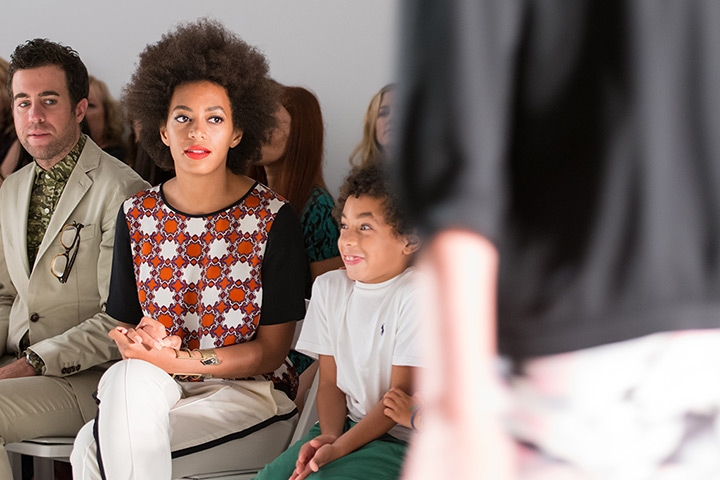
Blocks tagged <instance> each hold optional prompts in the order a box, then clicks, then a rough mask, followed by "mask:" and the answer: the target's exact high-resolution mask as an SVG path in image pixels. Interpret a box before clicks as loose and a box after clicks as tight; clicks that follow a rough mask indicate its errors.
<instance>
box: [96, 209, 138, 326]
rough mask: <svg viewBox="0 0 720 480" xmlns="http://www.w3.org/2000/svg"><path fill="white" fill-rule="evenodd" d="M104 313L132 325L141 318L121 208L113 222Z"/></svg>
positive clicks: (126, 229)
mask: <svg viewBox="0 0 720 480" xmlns="http://www.w3.org/2000/svg"><path fill="white" fill-rule="evenodd" d="M105 313H107V314H108V315H110V316H111V317H112V318H114V319H115V320H118V321H120V322H125V323H129V324H132V325H137V324H138V323H140V319H141V318H142V317H143V312H142V307H141V306H140V300H139V299H138V291H137V282H136V281H135V272H134V270H133V258H132V252H131V250H130V231H129V230H128V226H127V220H125V212H124V211H123V207H122V206H120V211H119V212H118V216H117V220H116V222H115V245H114V246H113V259H112V272H111V274H110V292H109V293H108V299H107V304H106V305H105Z"/></svg>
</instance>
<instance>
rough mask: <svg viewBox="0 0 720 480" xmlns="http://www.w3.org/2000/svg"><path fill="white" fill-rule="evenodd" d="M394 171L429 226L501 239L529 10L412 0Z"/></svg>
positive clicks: (456, 0)
mask: <svg viewBox="0 0 720 480" xmlns="http://www.w3.org/2000/svg"><path fill="white" fill-rule="evenodd" d="M403 12H404V22H405V23H404V29H403V30H404V31H403V39H402V42H401V44H402V46H403V54H404V55H403V56H402V57H403V63H402V65H401V77H402V78H401V84H400V88H399V89H398V117H399V118H398V123H399V141H398V147H399V150H398V152H397V158H394V159H393V162H392V166H393V172H392V173H393V174H394V176H395V179H396V180H397V182H398V186H399V188H400V190H401V192H402V197H403V200H404V201H405V202H406V206H407V208H408V210H409V211H410V212H411V213H412V214H413V216H414V217H415V220H416V221H418V223H419V224H420V225H421V226H422V227H423V228H424V230H425V231H426V233H434V232H436V231H438V230H442V229H448V228H462V229H470V230H472V231H476V232H478V233H480V234H482V235H484V236H485V237H487V238H489V239H490V240H493V241H495V240H496V239H497V236H498V233H499V224H500V221H501V213H502V211H503V209H504V208H505V206H504V201H505V191H504V190H505V188H506V180H505V178H504V176H505V171H504V168H505V167H504V160H505V158H506V156H507V155H508V151H507V149H508V140H509V139H508V123H509V121H510V119H509V118H508V112H510V111H511V106H512V105H511V98H512V92H513V85H514V83H513V82H514V80H513V78H514V75H515V71H514V63H513V61H512V60H513V59H514V57H515V51H516V49H517V37H516V34H517V31H518V28H519V26H520V21H519V20H520V18H521V12H520V9H519V7H518V2H516V1H514V0H488V1H485V0H483V1H481V2H467V1H465V0H447V1H443V2H438V1H434V0H425V1H423V0H411V1H406V2H404V10H403Z"/></svg>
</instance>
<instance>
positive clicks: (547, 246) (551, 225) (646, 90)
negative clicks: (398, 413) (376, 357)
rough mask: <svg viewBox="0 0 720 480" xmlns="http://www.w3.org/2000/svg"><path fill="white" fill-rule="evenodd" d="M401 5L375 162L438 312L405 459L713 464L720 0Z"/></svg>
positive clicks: (522, 472)
mask: <svg viewBox="0 0 720 480" xmlns="http://www.w3.org/2000/svg"><path fill="white" fill-rule="evenodd" d="M404 18H405V21H406V27H407V28H406V31H405V33H404V38H403V42H404V43H403V48H404V52H405V58H404V66H403V72H402V73H403V76H402V78H403V81H404V82H405V83H404V85H403V87H402V88H400V91H401V93H400V94H399V96H400V98H399V105H400V110H399V119H398V121H399V123H400V125H401V132H400V135H399V140H398V144H399V146H400V152H399V161H398V163H397V169H396V173H397V174H398V179H399V181H400V184H401V185H402V188H403V191H404V195H405V198H406V200H407V203H408V205H409V207H410V208H412V209H413V211H414V212H415V214H416V215H417V216H418V217H419V218H421V219H422V220H423V222H424V225H425V229H426V233H428V234H429V235H431V238H430V242H429V243H430V245H429V254H428V255H427V257H426V258H425V262H426V264H425V265H426V268H429V269H431V270H433V271H434V273H435V279H436V280H435V281H436V283H437V286H438V290H437V291H438V295H437V298H436V299H435V302H434V307H433V308H434V314H433V315H432V316H431V318H430V319H429V321H430V322H432V323H431V324H430V325H428V327H427V328H425V329H424V331H432V332H440V337H439V339H438V340H437V341H436V342H435V343H428V345H429V350H428V352H429V354H431V355H432V356H431V357H429V358H433V359H437V361H434V362H433V363H432V364H431V368H430V371H429V373H428V375H427V376H425V377H424V379H423V386H422V388H423V390H424V391H423V395H424V398H425V399H426V401H427V406H426V415H425V416H424V421H423V433H422V434H420V439H419V443H418V444H417V445H416V447H417V448H416V449H415V451H414V452H412V453H411V457H412V458H411V460H410V461H409V464H408V465H407V471H406V478H411V479H413V480H415V479H424V478H438V477H442V478H490V479H498V478H521V479H541V478H542V479H552V480H559V479H613V480H622V479H633V480H640V479H669V478H682V479H708V478H720V456H719V455H718V454H717V452H718V451H720V428H718V427H719V426H720V422H719V421H718V420H719V418H718V414H719V413H720V384H718V382H716V381H714V379H715V377H716V371H717V365H718V364H720V332H719V331H718V330H717V327H718V326H719V325H720V215H719V213H720V198H719V197H718V196H719V195H720V188H719V187H720V162H719V161H718V158H719V154H720V140H719V139H718V138H719V137H718V135H717V132H718V131H720V43H719V42H718V38H717V29H716V25H717V24H718V22H719V21H720V5H719V4H715V3H709V2H700V1H686V2H677V3H672V4H659V3H656V2H646V1H622V2H620V1H610V2H594V1H572V2H566V1H553V0H545V1H507V0H499V1H491V0H487V1H483V2H463V1H459V0H456V1H450V2H436V1H435V2H434V1H419V2H407V3H406V5H405V11H404ZM440 325H442V328H440ZM498 350H499V353H500V354H501V355H503V356H504V357H506V358H507V359H508V360H509V365H510V367H511V368H510V369H509V371H508V373H507V375H506V380H507V385H508V387H509V394H510V397H509V398H510V399H511V400H512V402H511V403H509V404H508V403H506V402H504V401H503V395H502V387H501V380H500V375H499V374H498V372H497V369H496V358H497V356H496V352H497V351H498ZM448 372H450V374H448ZM504 414H507V415H504Z"/></svg>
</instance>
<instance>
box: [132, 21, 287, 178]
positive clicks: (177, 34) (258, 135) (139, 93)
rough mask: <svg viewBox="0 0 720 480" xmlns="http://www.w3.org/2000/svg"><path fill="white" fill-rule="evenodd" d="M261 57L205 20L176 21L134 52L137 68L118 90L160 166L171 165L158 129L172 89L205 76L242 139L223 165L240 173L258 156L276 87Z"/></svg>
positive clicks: (164, 118)
mask: <svg viewBox="0 0 720 480" xmlns="http://www.w3.org/2000/svg"><path fill="white" fill-rule="evenodd" d="M268 70H269V68H268V64H267V61H266V60H265V56H264V55H263V54H262V53H260V52H259V51H258V50H257V49H256V48H254V47H252V46H250V45H248V44H247V43H245V41H243V40H242V39H240V38H239V37H238V36H237V35H235V34H234V33H232V32H230V31H228V30H227V29H226V28H225V27H223V25H222V24H220V23H219V22H217V21H213V20H209V19H200V20H198V21H197V22H191V23H185V24H181V25H180V26H178V27H177V29H175V30H174V31H171V32H169V33H166V34H165V35H163V36H162V37H161V39H160V41H159V42H157V43H155V44H153V45H149V46H148V47H147V48H145V50H144V51H143V52H142V53H141V54H140V60H139V62H138V68H137V70H136V71H135V73H134V74H133V76H132V78H131V79H130V83H128V84H127V85H126V86H125V88H124V91H123V98H122V101H123V105H124V107H125V110H126V112H127V116H128V118H132V119H137V120H138V121H139V122H140V124H141V125H142V127H143V128H142V129H141V130H140V138H139V141H140V144H141V145H142V147H143V148H144V149H145V150H146V151H147V153H148V154H149V155H150V156H151V157H152V158H153V160H154V161H155V163H156V164H157V165H158V166H159V167H161V168H164V169H170V168H172V167H173V160H172V156H171V155H170V149H169V148H168V147H167V146H165V144H163V142H162V140H161V138H160V134H159V129H160V127H161V126H163V125H165V123H166V121H167V116H168V111H169V108H170V101H171V99H172V96H173V93H174V92H175V88H176V87H177V86H178V85H183V84H187V83H192V82H199V81H210V82H213V83H216V84H218V85H220V86H222V87H223V88H225V91H226V92H227V94H228V98H229V100H230V105H231V109H232V112H231V115H232V121H233V126H234V127H235V128H238V129H240V130H242V132H243V136H242V141H241V142H240V143H239V144H238V146H236V147H235V148H231V149H230V151H229V152H228V156H227V166H228V168H229V169H230V170H231V171H232V172H233V173H235V174H238V175H240V174H242V173H243V172H244V171H245V167H246V165H247V163H248V162H250V161H254V160H257V159H259V158H260V155H261V148H262V145H263V143H265V142H266V141H267V138H268V136H269V135H270V134H271V133H272V129H273V128H274V127H275V115H274V114H275V107H276V105H277V98H278V94H279V87H278V86H277V85H275V84H274V83H273V82H272V80H271V79H270V77H269V76H268Z"/></svg>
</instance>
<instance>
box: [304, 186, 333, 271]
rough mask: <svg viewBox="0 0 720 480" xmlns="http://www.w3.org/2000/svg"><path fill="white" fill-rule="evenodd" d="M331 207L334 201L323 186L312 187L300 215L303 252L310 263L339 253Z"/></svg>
mask: <svg viewBox="0 0 720 480" xmlns="http://www.w3.org/2000/svg"><path fill="white" fill-rule="evenodd" d="M333 208H335V202H334V201H333V198H332V196H331V195H330V193H329V192H328V191H327V190H325V189H324V188H320V187H315V188H313V190H312V192H311V193H310V198H309V199H308V201H307V203H305V207H304V208H303V211H302V214H301V215H300V224H301V225H302V228H303V236H304V240H305V253H306V254H307V258H308V262H310V263H312V262H319V261H320V260H327V259H328V258H333V257H337V256H339V255H340V252H339V251H338V246H337V242H338V237H339V236H340V230H339V229H338V224H337V222H336V221H335V219H334V218H333V216H332V211H333Z"/></svg>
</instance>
